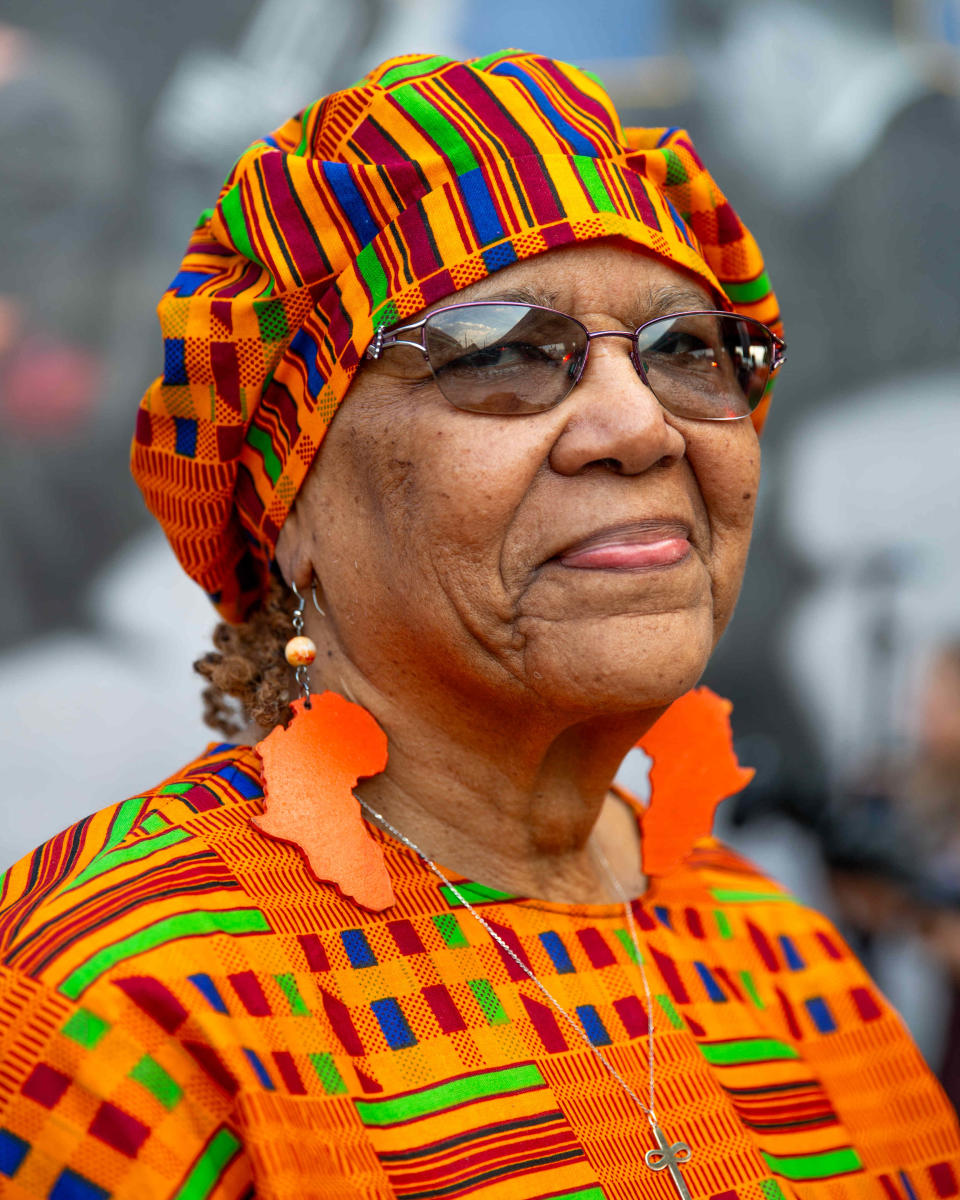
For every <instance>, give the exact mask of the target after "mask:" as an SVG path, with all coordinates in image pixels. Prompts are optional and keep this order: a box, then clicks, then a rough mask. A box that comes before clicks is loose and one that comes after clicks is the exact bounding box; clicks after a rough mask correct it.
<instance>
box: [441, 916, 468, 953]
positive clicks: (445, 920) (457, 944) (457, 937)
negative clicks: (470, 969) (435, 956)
mask: <svg viewBox="0 0 960 1200" xmlns="http://www.w3.org/2000/svg"><path fill="white" fill-rule="evenodd" d="M433 923H434V925H436V927H437V932H438V933H439V934H440V936H441V937H442V938H443V940H444V943H445V945H447V946H449V948H450V949H451V950H459V949H461V948H462V947H464V946H469V945H470V943H469V942H468V941H467V938H466V934H465V933H464V932H463V930H462V929H461V928H460V922H459V921H458V920H457V918H456V917H455V916H454V915H453V913H437V914H436V915H435V916H434V918H433Z"/></svg>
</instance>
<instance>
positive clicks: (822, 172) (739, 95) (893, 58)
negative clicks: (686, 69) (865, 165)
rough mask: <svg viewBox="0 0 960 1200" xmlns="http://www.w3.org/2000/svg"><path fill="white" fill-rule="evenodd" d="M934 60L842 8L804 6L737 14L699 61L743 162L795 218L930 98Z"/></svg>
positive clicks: (741, 9)
mask: <svg viewBox="0 0 960 1200" xmlns="http://www.w3.org/2000/svg"><path fill="white" fill-rule="evenodd" d="M927 57H928V54H927V50H926V48H923V47H908V46H904V45H902V44H900V43H897V42H895V41H894V40H893V38H892V37H891V36H889V35H888V36H881V35H879V34H877V33H876V32H874V31H873V30H872V29H870V28H868V27H867V26H865V25H860V24H856V23H850V22H848V21H847V20H846V19H845V17H844V14H843V9H842V7H831V6H825V5H813V4H805V3H801V2H800V0H777V3H769V2H768V0H753V2H752V3H743V4H740V5H738V6H736V8H735V10H734V12H733V14H732V16H731V18H730V21H729V24H728V25H727V28H726V32H725V34H724V36H723V38H722V40H721V42H720V44H719V46H710V47H709V49H704V50H703V51H701V52H700V54H699V55H698V56H697V58H696V73H697V77H698V78H699V79H700V80H701V81H702V84H703V86H704V88H705V91H706V92H707V94H708V95H710V94H712V95H716V96H722V98H723V112H724V127H725V130H726V132H727V133H728V135H729V136H730V137H731V138H732V139H733V140H734V141H735V143H736V146H737V151H738V154H739V156H740V158H741V161H742V162H743V163H744V165H745V166H747V167H748V168H749V169H750V170H751V172H752V174H754V176H755V177H756V182H758V183H761V184H762V185H763V186H765V187H766V188H768V189H769V190H770V191H771V192H773V193H775V195H776V199H777V201H778V202H779V203H781V204H783V205H785V206H786V207H788V208H804V207H806V206H808V205H811V204H813V203H815V202H816V201H817V200H818V199H819V198H820V197H821V196H824V195H826V193H827V192H828V191H829V189H830V188H831V187H832V186H833V184H834V182H835V181H836V179H838V178H839V177H840V176H841V175H843V174H845V173H846V172H848V171H850V170H851V169H852V168H853V167H854V166H855V165H856V164H857V163H858V162H860V161H861V160H862V159H863V158H864V157H865V156H866V155H867V153H868V152H869V151H870V149H871V147H872V146H873V145H874V144H875V143H876V142H877V140H878V139H879V138H880V136H881V134H882V133H883V131H884V130H885V129H886V127H887V125H888V124H889V123H890V121H891V119H892V118H893V117H894V116H895V115H896V113H898V112H899V111H900V110H901V109H902V108H903V107H904V106H905V105H907V104H908V103H910V102H911V101H912V100H914V99H916V98H918V97H919V96H921V95H924V94H925V93H926V92H928V91H929V88H930V83H929V81H928V76H929V64H928V62H927Z"/></svg>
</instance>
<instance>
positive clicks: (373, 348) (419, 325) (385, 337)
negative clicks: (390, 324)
mask: <svg viewBox="0 0 960 1200" xmlns="http://www.w3.org/2000/svg"><path fill="white" fill-rule="evenodd" d="M426 320H427V318H426V317H424V318H423V320H422V321H414V322H413V324H412V325H400V326H399V327H398V328H396V329H394V330H393V331H392V332H390V333H387V332H386V326H385V325H378V326H377V328H376V331H375V333H374V335H373V341H372V342H371V343H370V345H369V346H368V347H367V352H366V354H365V355H364V358H373V359H377V358H379V357H380V355H381V354H382V353H383V351H384V350H385V349H386V348H387V346H414V347H415V348H416V349H417V350H419V351H420V353H421V354H423V355H424V356H425V355H426V353H427V348H426V346H424V344H423V342H422V341H419V342H409V341H407V340H406V339H405V338H402V337H399V336H398V335H399V334H401V333H409V332H410V331H411V330H413V329H423V326H424V324H425V323H426ZM421 337H422V334H421Z"/></svg>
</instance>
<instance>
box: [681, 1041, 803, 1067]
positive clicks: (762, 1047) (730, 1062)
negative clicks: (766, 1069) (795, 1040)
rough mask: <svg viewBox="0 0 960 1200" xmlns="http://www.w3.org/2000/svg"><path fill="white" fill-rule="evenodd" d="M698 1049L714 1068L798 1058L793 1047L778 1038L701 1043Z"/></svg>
mask: <svg viewBox="0 0 960 1200" xmlns="http://www.w3.org/2000/svg"><path fill="white" fill-rule="evenodd" d="M700 1049H701V1050H702V1051H703V1056H704V1058H705V1059H706V1060H707V1062H708V1063H711V1064H712V1065H713V1066H715V1067H739V1066H745V1065H746V1064H747V1063H765V1062H785V1061H786V1060H788V1059H793V1058H799V1057H800V1055H799V1054H798V1053H797V1051H796V1050H794V1048H793V1046H788V1045H787V1043H786V1042H781V1041H780V1040H779V1039H778V1038H738V1039H736V1040H735V1041H731V1042H702V1043H701V1044H700Z"/></svg>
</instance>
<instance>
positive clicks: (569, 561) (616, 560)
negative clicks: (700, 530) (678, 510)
mask: <svg viewBox="0 0 960 1200" xmlns="http://www.w3.org/2000/svg"><path fill="white" fill-rule="evenodd" d="M689 553H690V530H689V527H688V526H687V525H685V524H683V523H681V522H678V521H644V522H640V523H638V524H635V525H621V526H619V527H618V528H616V529H605V530H603V531H602V532H601V533H597V534H594V535H593V536H592V537H589V538H585V539H584V540H583V541H581V542H577V543H576V544H575V545H573V546H570V547H569V548H568V549H566V550H564V551H562V552H561V553H560V554H558V555H557V561H558V562H559V563H560V564H561V566H564V567H573V568H576V569H578V570H593V571H638V570H644V569H647V570H649V569H651V568H657V567H669V566H672V565H673V564H674V563H678V562H680V561H681V560H682V559H684V558H686V556H687V555H688V554H689Z"/></svg>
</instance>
